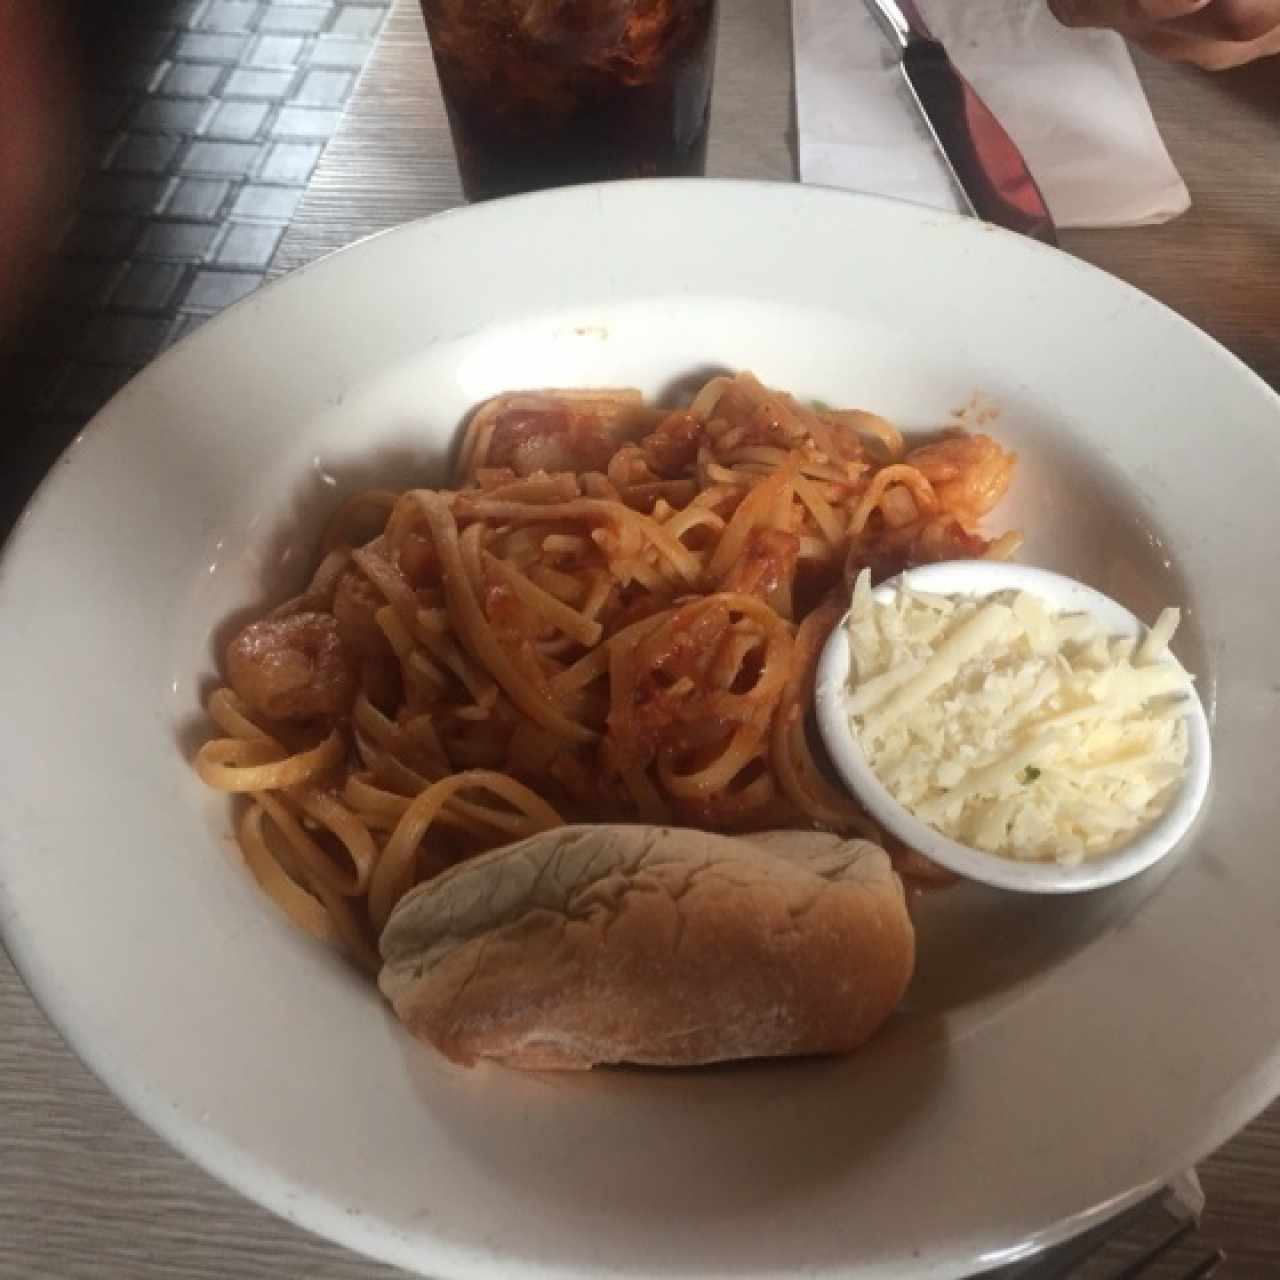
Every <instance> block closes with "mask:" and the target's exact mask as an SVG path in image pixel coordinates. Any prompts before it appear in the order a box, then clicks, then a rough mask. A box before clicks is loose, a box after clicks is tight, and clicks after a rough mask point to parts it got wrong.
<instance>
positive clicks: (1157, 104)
mask: <svg viewBox="0 0 1280 1280" xmlns="http://www.w3.org/2000/svg"><path fill="white" fill-rule="evenodd" d="M1140 70H1141V72H1142V75H1143V79H1144V82H1145V84H1146V87H1147V90H1148V93H1149V96H1150V98H1151V102H1152V105H1153V108H1154V110H1155V113H1156V117H1157V119H1158V121H1159V123H1160V126H1161V128H1162V130H1163V133H1164V136H1165V139H1166V141H1167V142H1168V144H1169V148H1170V150H1171V151H1172V153H1173V156H1174V159H1175V161H1176V162H1177V164H1178V166H1179V168H1180V169H1181V171H1182V173H1183V175H1184V177H1185V178H1186V180H1187V182H1188V185H1189V186H1190V188H1191V192H1192V197H1193V200H1194V202H1195V203H1194V208H1193V210H1192V212H1191V213H1189V214H1188V215H1187V216H1185V217H1184V218H1182V219H1180V220H1179V221H1177V222H1175V223H1173V224H1170V225H1168V226H1165V227H1155V228H1142V229H1138V230H1132V231H1097V232H1073V233H1071V234H1069V235H1067V236H1064V241H1065V247H1066V248H1067V249H1068V250H1069V251H1071V252H1074V253H1078V254H1079V255H1080V256H1081V257H1084V258H1087V259H1089V260H1090V261H1092V262H1095V263H1097V264H1099V265H1100V266H1103V267H1105V268H1106V269H1108V270H1109V271H1112V272H1114V273H1115V274H1116V275H1119V276H1122V277H1124V278H1125V279H1127V280H1129V281H1131V282H1132V283H1134V284H1136V285H1138V286H1139V287H1140V288H1143V289H1145V290H1146V291H1147V292H1149V293H1151V294H1153V295H1155V296H1156V297H1158V298H1160V299H1162V300H1163V301H1165V302H1167V303H1169V304H1170V305H1171V306H1173V307H1175V308H1176V309H1177V310H1179V311H1181V312H1182V313H1183V314H1185V315H1187V316H1188V317H1190V318H1191V319H1192V320H1194V321H1195V322H1196V323H1197V324H1199V325H1201V326H1202V327H1203V328H1205V329H1207V330H1208V331H1209V332H1210V333H1212V334H1213V335H1214V336H1215V337H1217V338H1219V339H1220V340H1221V341H1223V342H1224V343H1226V345H1227V346H1229V347H1230V348H1231V349H1232V350H1233V351H1235V352H1236V353H1237V354H1238V355H1240V356H1241V357H1242V358H1243V359H1244V360H1245V361H1247V362H1248V363H1249V364H1250V365H1252V366H1253V368H1255V369H1257V370H1258V371H1259V372H1260V373H1262V374H1263V376H1264V377H1266V378H1268V379H1269V380H1270V381H1271V382H1272V383H1273V385H1277V386H1280V61H1277V62H1272V63H1270V64H1259V65H1256V66H1254V67H1252V68H1246V69H1243V70H1241V71H1239V72H1234V73H1230V74H1228V75H1225V76H1217V77H1210V76H1206V75H1201V74H1199V73H1196V72H1194V71H1190V70H1186V69H1175V68H1171V67H1163V66H1159V65H1157V64H1155V63H1152V62H1149V61H1146V60H1143V61H1141V63H1140ZM792 135H793V112H792V96H791V67H790V31H789V25H788V9H787V5H786V3H785V0H729V2H728V3H726V4H725V6H724V18H723V21H722V31H721V44H720V51H719V56H718V68H717V84H716V96H715V109H714V123H713V137H712V144H711V152H710V160H709V169H710V172H711V173H712V174H715V175H723V176H734V177H753V178H764V179H774V180H781V181H788V180H792V179H793V178H794V176H795V174H794V159H793V147H792V142H793V136H792ZM460 199H461V196H460V190H459V187H458V184H457V177H456V173H455V170H454V165H453V159H452V151H451V148H450V145H449V140H448V130H447V127H446V124H445V121H444V115H443V111H442V109H441V106H440V102H439V96H438V92H437V88H436V84H435V78H434V75H433V73H432V70H431V62H430V57H429V54H428V50H427V45H426V39H425V36H424V33H423V29H422V25H421V19H420V17H419V15H418V12H417V8H416V4H415V3H413V0H396V7H395V9H394V10H393V12H392V15H391V18H390V20H389V23H388V26H387V29H386V31H385V32H384V34H383V37H382V39H381V40H380V42H379V44H378V47H377V49H376V50H375V52H374V54H373V57H372V59H371V62H370V64H369V66H368V67H367V69H366V72H365V75H364V78H363V80H362V82H361V85H360V86H359V88H358V89H357V92H356V95H355V98H354V99H353V101H352V103H351V105H350V106H349V107H348V111H347V115H346V118H345V119H344V121H343V124H342V126H341V127H340V129H339V132H338V134H337V135H336V137H335V138H334V140H333V142H332V143H331V144H330V147H329V149H328V151H327V152H326V154H325V157H324V159H323V161H322V162H321V164H320V167H319V168H318V170H317V172H316V175H315V177H314V179H313V181H312V184H311V187H310V189H309V191H308V193H307V195H306V197H305V198H304V200H303V202H302V205H301V206H300V208H299V210H298V213H297V215H296V218H295V220H294V223H293V224H292V226H291V228H290V230H289V231H288V233H287V234H286V236H285V238H284V240H283V242H282V244H281V246H280V249H279V251H278V253H277V257H276V262H275V268H276V270H277V271H279V272H282V271H286V270H290V269H292V268H294V267H296V266H300V265H302V264H303V263H305V262H308V261H310V260H312V259H313V258H315V257H317V256H318V255H320V254H322V253H325V252H328V251H329V250H332V249H336V248H339V247H340V246H342V245H344V244H347V243H349V242H350V241H352V240H354V239H357V238H358V237H360V236H363V235H368V234H370V233H372V232H375V231H379V230H381V229H383V228H385V227H388V226H392V225H394V224H396V223H399V222H403V221H406V220H408V219H411V218H415V217H419V216H422V215H424V214H428V213H431V212H434V211H436V210H439V209H442V208H446V207H449V206H452V205H455V204H457V203H459V201H460ZM1117 358H1123V353H1122V352H1121V353H1117ZM1176 1122H1177V1117H1170V1123H1176ZM1200 1174H1201V1178H1202V1180H1203V1183H1204V1188H1205V1191H1206V1193H1207V1195H1208V1200H1209V1205H1208V1211H1207V1213H1206V1216H1205V1219H1204V1224H1203V1233H1204V1235H1205V1236H1206V1237H1207V1238H1208V1239H1210V1240H1212V1241H1214V1242H1215V1243H1217V1244H1220V1245H1221V1246H1222V1247H1223V1248H1225V1249H1226V1250H1227V1252H1228V1254H1229V1255H1230V1262H1229V1263H1228V1265H1227V1267H1226V1268H1225V1269H1224V1270H1223V1271H1222V1272H1220V1273H1219V1274H1220V1275H1226V1276H1231V1277H1259V1278H1261V1277H1265V1276H1273V1277H1274V1276H1280V1103H1278V1104H1276V1105H1273V1106H1272V1108H1271V1109H1270V1110H1269V1111H1267V1112H1265V1113H1264V1114H1263V1115H1262V1116H1260V1117H1259V1118H1258V1119H1257V1120H1256V1121H1255V1122H1254V1123H1253V1124H1252V1125H1250V1126H1249V1127H1248V1128H1247V1129H1246V1130H1245V1131H1244V1132H1243V1133H1241V1134H1240V1135H1239V1136H1238V1137H1236V1138H1235V1139H1234V1140H1233V1141H1232V1142H1230V1143H1228V1144H1227V1145H1226V1146H1225V1147H1224V1148H1222V1150H1220V1151H1219V1152H1218V1153H1217V1154H1216V1155H1214V1156H1213V1157H1211V1158H1210V1159H1208V1160H1206V1161H1205V1162H1204V1163H1203V1164H1202V1165H1201V1167H1200ZM398 1274H400V1273H398V1272H393V1271H391V1270H390V1269H389V1268H386V1267H382V1266H380V1265H378V1264H376V1263H371V1262H368V1261H366V1260H364V1259H361V1258H358V1257H356V1256H354V1255H352V1254H349V1253H347V1252H345V1251H344V1250H342V1249H339V1248H338V1247H336V1246H333V1245H330V1244H328V1243H326V1242H325V1241H322V1240H319V1239H316V1238H315V1237H312V1236H310V1235H308V1234H306V1233H305V1232H303V1231H301V1230H300V1229H298V1228H297V1227H294V1226H292V1225H290V1224H289V1223H286V1222H284V1221H282V1220H280V1219H277V1218H275V1217H273V1216H271V1215H270V1214H268V1213H267V1212H266V1211H265V1210H262V1209H259V1208H257V1207H256V1206H255V1205H253V1204H250V1203H249V1202H248V1201H246V1200H244V1199H243V1198H242V1197H240V1196H239V1195H238V1194H237V1193H235V1192H233V1191H230V1190H228V1189H226V1188H225V1187H223V1186H222V1185H220V1184H219V1183H216V1182H215V1181H213V1180H212V1179H211V1178H209V1177H208V1176H207V1175H205V1174H204V1173H202V1172H201V1171H200V1170H198V1169H197V1168H195V1166H193V1165H191V1164H190V1163H188V1162H187V1161H186V1160H185V1159H184V1158H183V1157H181V1156H179V1155H177V1154H176V1153H175V1152H173V1151H172V1150H170V1148H169V1147H168V1146H166V1145H165V1144H164V1143H163V1142H161V1141H160V1140H159V1139H158V1138H156V1137H155V1136H153V1135H152V1134H151V1133H150V1131H149V1130H147V1129H146V1128H144V1127H143V1126H142V1125H141V1124H140V1123H139V1122H138V1121H137V1120H135V1119H134V1118H133V1117H132V1116H131V1115H130V1114H129V1113H127V1112H126V1111H125V1110H124V1108H123V1107H122V1106H121V1105H120V1104H119V1103H118V1102H116V1101H115V1099H114V1098H113V1097H112V1096H111V1095H110V1094H108V1093H107V1092H106V1090H105V1089H104V1088H103V1087H102V1086H101V1085H100V1084H99V1083H98V1082H97V1081H96V1080H95V1079H94V1078H93V1077H92V1076H91V1075H90V1074H89V1073H88V1072H87V1071H86V1070H85V1069H84V1068H83V1067H82V1066H81V1065H80V1064H79V1063H78V1062H77V1061H76V1059H75V1058H73V1057H72V1055H71V1054H70V1052H69V1051H68V1050H67V1049H66V1048H65V1046H64V1045H63V1044H62V1042H61V1040H60V1039H59V1038H58V1036H57V1034H56V1032H54V1031H53V1030H52V1029H51V1028H50V1027H49V1025H48V1024H47V1023H46V1022H45V1020H44V1018H43V1016H42V1015H41V1014H40V1012H39V1011H38V1010H37V1009H36V1007H35V1005H34V1004H33V1003H32V1001H31V999H30V997H29V996H28V995H27V993H26V991H25V989H24V988H23V986H22V984H21V982H20V981H19V980H18V978H17V976H16V975H15V974H14V972H13V970H12V968H11V967H10V965H9V963H8V960H7V958H5V957H4V956H3V954H2V953H0V1277H3V1278H4V1280H19V1278H21V1280H29V1278H33V1277H49V1278H50V1280H80V1278H81V1277H83V1278H85V1280H88V1278H89V1277H94V1278H97V1277H104V1276H106V1277H128V1278H129V1280H160V1278H161V1277H163V1278H164V1280H268V1277H269V1278H270V1280H302V1277H307V1280H379V1278H381V1277H387V1278H388V1280H389V1278H390V1277H392V1276H393V1275H398ZM1151 1274H1152V1275H1153V1276H1159V1275H1173V1274H1176V1272H1175V1271H1174V1269H1173V1268H1172V1267H1169V1268H1161V1269H1160V1270H1157V1271H1155V1272H1152V1273H1151Z"/></svg>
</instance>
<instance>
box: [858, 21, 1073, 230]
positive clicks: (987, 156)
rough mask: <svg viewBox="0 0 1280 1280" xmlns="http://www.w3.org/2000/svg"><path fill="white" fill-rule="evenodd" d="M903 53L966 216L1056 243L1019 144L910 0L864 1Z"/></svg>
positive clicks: (923, 113)
mask: <svg viewBox="0 0 1280 1280" xmlns="http://www.w3.org/2000/svg"><path fill="white" fill-rule="evenodd" d="M866 3H867V5H868V6H869V7H870V9H871V11H872V13H873V14H874V15H875V16H876V17H877V18H878V19H879V20H880V23H881V25H882V26H883V27H884V29H885V32H886V34H887V35H888V36H889V38H890V39H891V40H893V41H894V42H895V43H896V44H897V45H898V48H899V49H900V50H901V54H902V58H901V67H902V74H903V77H904V78H905V79H906V82H907V86H908V87H909V88H910V90H911V95H912V97H913V98H914V99H915V101H916V105H917V106H918V107H919V109H920V114H921V116H923V117H924V121H925V123H926V124H927V125H928V127H929V132H930V133H931V134H932V135H933V139H934V141H935V142H936V143H937V146H938V150H939V151H940V152H941V153H942V156H943V159H944V160H945V161H946V163H947V167H948V169H949V170H950V172H951V177H952V180H953V181H954V182H955V185H956V188H957V189H958V190H959V192H960V194H961V195H962V196H963V198H964V202H965V204H966V205H967V206H968V208H969V211H970V212H971V213H973V214H974V215H975V216H976V217H978V218H981V219H982V220H983V221H984V222H993V223H995V224H996V225H997V226H1001V227H1008V228H1009V229H1010V230H1011V231H1018V232H1021V234H1023V235H1025V236H1030V237H1031V238H1032V239H1034V240H1041V241H1043V242H1044V243H1045V244H1053V245H1056V244H1057V243H1058V237H1057V233H1056V232H1055V230H1054V226H1053V219H1052V217H1050V215H1049V209H1048V207H1047V206H1046V204H1045V202H1044V196H1043V195H1041V193H1040V188H1039V187H1038V186H1037V185H1036V180H1035V178H1033V177H1032V176H1031V170H1030V169H1028V168H1027V162H1026V161H1025V160H1024V159H1023V157H1022V153H1021V152H1020V151H1019V150H1018V147H1017V144H1016V143H1015V142H1014V141H1013V139H1012V138H1011V137H1010V136H1009V134H1008V133H1007V132H1006V131H1005V128H1004V126H1003V125H1002V124H1001V123H1000V121H999V120H998V119H996V117H995V114H994V113H993V112H992V110H991V109H990V107H988V106H987V104H986V103H985V102H983V100H982V99H981V98H980V97H979V96H978V93H977V91H976V90H975V89H974V87H973V86H972V85H971V84H970V83H969V82H968V80H966V79H965V78H964V76H962V75H961V74H960V72H959V71H958V70H957V69H956V66H955V64H954V63H953V62H952V61H951V58H950V56H949V55H948V53H947V51H946V49H945V48H944V47H943V45H942V43H941V41H939V40H936V39H935V38H934V36H933V33H932V32H931V31H930V30H929V28H928V26H927V25H926V23H925V21H924V18H923V17H922V16H921V15H920V12H919V10H918V9H917V8H916V6H915V4H914V3H913V0H866Z"/></svg>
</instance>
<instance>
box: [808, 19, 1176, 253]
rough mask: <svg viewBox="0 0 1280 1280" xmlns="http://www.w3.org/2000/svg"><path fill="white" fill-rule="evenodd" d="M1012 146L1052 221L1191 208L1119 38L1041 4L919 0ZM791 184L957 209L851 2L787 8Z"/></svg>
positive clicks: (1093, 223) (884, 50)
mask: <svg viewBox="0 0 1280 1280" xmlns="http://www.w3.org/2000/svg"><path fill="white" fill-rule="evenodd" d="M919 2H920V4H921V8H922V10H923V11H924V13H925V16H926V18H927V20H928V22H929V24H930V25H931V27H932V28H933V31H934V34H935V35H936V36H937V37H938V38H939V39H940V40H941V41H942V42H943V43H944V44H945V45H946V46H947V50H948V52H949V53H950V54H951V57H952V60H953V61H954V62H955V64H956V66H957V67H959V68H960V70H961V72H963V74H964V75H965V76H967V77H968V78H969V80H970V82H971V83H972V84H973V86H974V88H976V89H977V91H978V92H979V94H981V95H982V97H983V99H984V100H985V101H986V103H987V105H988V106H989V107H990V108H991V109H992V110H993V111H994V112H995V113H996V115H997V116H998V117H999V119H1000V122H1001V123H1002V124H1003V125H1004V127H1005V128H1006V129H1007V130H1008V131H1009V134H1010V135H1011V136H1012V138H1013V140H1014V141H1015V142H1016V143H1017V144H1018V147H1019V148H1020V149H1021V151H1022V154H1023V156H1024V157H1025V158H1026V161H1027V164H1028V166H1029V167H1030V169H1031V171H1032V173H1033V174H1034V175H1035V177H1036V180H1037V182H1038V183H1039V184H1040V189H1041V191H1043V193H1044V197H1045V201H1046V202H1047V203H1048V205H1049V211H1050V213H1052V215H1053V218H1054V221H1055V222H1056V223H1057V224H1058V226H1060V227H1119V226H1137V225H1141V224H1144V223H1152V222H1165V221H1167V220H1168V219H1170V218H1174V217H1177V215H1178V214H1180V213H1182V212H1183V211H1184V210H1185V209H1187V208H1188V207H1189V205H1190V203H1191V199H1190V196H1189V195H1188V194H1187V188H1186V186H1185V185H1184V183H1183V181H1182V179H1181V177H1179V175H1178V171H1177V170H1176V169H1175V168H1174V167H1173V162H1172V161H1171V160H1170V159H1169V153H1168V152H1167V151H1166V150H1165V147H1164V143H1163V141H1162V140H1161V138H1160V134H1159V132H1158V131H1157V129H1156V125H1155V121H1154V120H1153V119H1152V118H1151V111H1150V109H1149V108H1148V106H1147V100H1146V97H1145V95H1144V94H1143V92H1142V86H1141V85H1140V84H1139V82H1138V76H1137V73H1136V72H1135V71H1134V68H1133V63H1132V62H1131V61H1130V58H1129V53H1128V50H1127V49H1126V48H1125V44H1124V41H1123V40H1122V39H1121V38H1120V37H1119V36H1117V35H1115V34H1113V33H1111V32H1107V31H1069V30H1067V29H1066V28H1065V27H1062V26H1061V25H1060V24H1059V23H1058V22H1057V21H1056V20H1055V19H1054V17H1053V15H1052V14H1051V13H1050V12H1049V7H1048V4H1047V3H1046V2H1045V0H919ZM793 22H794V25H795V58H796V99H797V114H798V122H799V142H800V174H801V178H802V179H803V181H805V182H812V183H818V184H821V185H823V186H833V187H846V188H850V189H852V190H856V191H872V192H877V193H879V194H881V195H892V196H899V197H901V198H902V199H905V200H914V201H916V202H917V203H919V204H927V205H932V206H934V207H937V208H955V209H958V208H960V207H961V205H960V202H959V199H958V198H957V196H956V193H955V190H954V188H953V187H952V184H951V181H950V178H949V176H948V174H947V171H946V169H945V168H944V167H943V164H942V162H941V160H940V159H939V157H938V155H937V152H936V150H935V148H934V144H933V141H932V139H931V138H930V136H929V134H928V132H927V130H926V129H925V126H924V124H923V122H922V121H921V119H920V116H919V112H918V110H917V108H916V106H915V104H914V102H913V100H912V98H911V95H910V92H909V91H908V89H907V87H906V85H905V83H904V82H903V80H902V75H901V72H900V71H899V70H898V67H897V51H896V49H895V48H894V47H893V46H892V45H891V44H890V43H889V41H888V40H887V39H886V37H885V35H884V33H883V31H882V30H881V28H880V27H879V25H878V24H877V23H876V21H875V19H874V18H872V16H871V15H870V13H869V12H868V11H867V9H866V6H865V4H864V3H863V0H794V7H793Z"/></svg>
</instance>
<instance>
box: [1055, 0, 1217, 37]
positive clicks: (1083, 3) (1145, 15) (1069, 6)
mask: <svg viewBox="0 0 1280 1280" xmlns="http://www.w3.org/2000/svg"><path fill="white" fill-rule="evenodd" d="M1210 3H1212V0H1050V8H1051V9H1052V10H1053V12H1054V14H1055V16H1056V17H1057V18H1058V20H1059V21H1060V22H1062V23H1064V24H1065V25H1066V26H1068V27H1111V28H1113V29H1114V30H1116V31H1120V32H1123V33H1125V34H1126V35H1133V34H1136V33H1139V32H1144V31H1149V30H1150V29H1151V28H1152V27H1153V26H1155V25H1156V24H1158V23H1162V22H1174V21H1177V20H1179V19H1184V18H1188V17H1190V16H1191V15H1193V14H1198V13H1199V12H1200V11H1201V10H1202V9H1204V8H1205V7H1206V6H1207V5H1208V4H1210Z"/></svg>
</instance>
